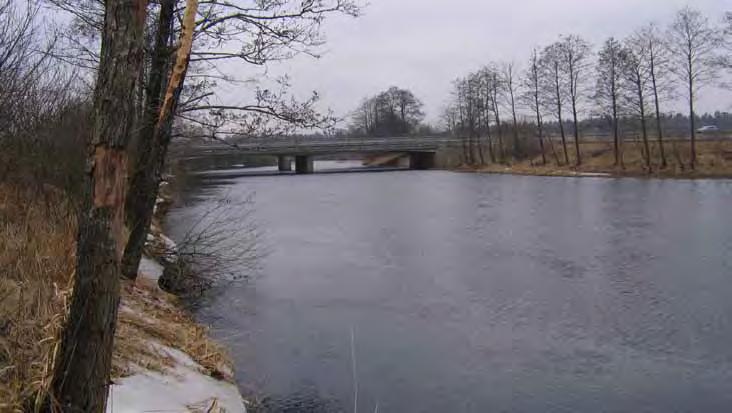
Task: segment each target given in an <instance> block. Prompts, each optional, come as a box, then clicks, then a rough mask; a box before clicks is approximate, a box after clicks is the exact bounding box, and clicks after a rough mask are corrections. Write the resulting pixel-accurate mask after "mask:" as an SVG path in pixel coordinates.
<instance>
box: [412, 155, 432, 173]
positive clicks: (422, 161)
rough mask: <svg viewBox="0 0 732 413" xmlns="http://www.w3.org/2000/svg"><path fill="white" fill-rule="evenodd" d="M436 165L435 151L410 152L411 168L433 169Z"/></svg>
mask: <svg viewBox="0 0 732 413" xmlns="http://www.w3.org/2000/svg"><path fill="white" fill-rule="evenodd" d="M434 167H435V153H434V152H411V153H410V154H409V169H418V170H424V169H432V168H434Z"/></svg>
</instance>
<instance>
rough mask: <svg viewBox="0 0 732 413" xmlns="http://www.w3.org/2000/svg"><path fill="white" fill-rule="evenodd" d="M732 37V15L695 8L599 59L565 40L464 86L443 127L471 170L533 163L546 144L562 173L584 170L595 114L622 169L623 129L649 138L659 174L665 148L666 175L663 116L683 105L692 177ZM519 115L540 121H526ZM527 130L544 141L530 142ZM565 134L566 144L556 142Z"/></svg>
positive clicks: (458, 87)
mask: <svg viewBox="0 0 732 413" xmlns="http://www.w3.org/2000/svg"><path fill="white" fill-rule="evenodd" d="M731 36H732V13H727V15H726V16H724V23H723V25H722V26H720V25H715V24H713V23H712V20H710V19H709V18H708V17H706V16H704V15H703V14H702V13H701V12H699V11H697V10H695V9H692V8H690V7H686V8H683V9H681V10H679V11H678V12H677V14H676V15H675V17H674V20H673V21H672V22H671V23H670V24H669V25H668V26H667V27H660V26H658V25H656V24H649V25H647V26H645V27H643V28H640V29H638V30H636V31H635V32H633V33H632V34H631V35H629V36H628V37H627V38H625V39H622V40H619V39H616V38H614V37H611V38H609V39H607V40H606V41H605V42H604V43H603V44H602V46H601V48H600V50H599V52H597V53H593V50H592V47H591V45H590V44H589V43H588V41H586V40H585V39H583V38H582V37H580V36H577V35H566V36H560V38H559V39H558V40H557V41H556V42H554V43H552V44H550V45H547V46H546V47H543V48H538V49H534V50H532V52H531V55H530V57H529V59H528V62H527V64H526V66H525V68H524V70H523V71H518V70H517V68H516V66H515V65H514V64H511V63H508V64H497V63H492V64H488V65H486V66H484V67H482V68H481V69H480V70H478V71H476V72H474V73H471V74H469V75H467V76H465V77H461V78H459V79H457V80H455V81H454V84H453V92H452V97H451V100H450V103H449V105H447V107H446V108H445V110H444V113H443V118H444V121H445V123H446V125H447V128H448V129H449V131H450V132H452V133H453V134H454V135H456V136H461V137H463V157H464V159H465V162H466V163H469V164H485V163H486V162H487V161H488V160H490V161H491V162H498V163H508V162H511V160H521V159H525V158H526V157H528V156H529V155H530V154H531V152H532V151H530V148H529V146H530V147H533V148H536V146H537V145H535V143H538V151H539V152H540V153H541V162H542V163H543V164H545V165H546V164H547V163H548V162H549V161H548V159H547V158H553V160H554V162H555V163H556V164H557V165H558V166H560V165H567V166H569V165H570V164H571V163H572V161H574V165H575V166H580V165H582V161H583V159H582V152H581V151H580V144H581V142H582V128H581V126H582V125H583V124H584V123H585V122H583V120H582V119H581V116H583V115H589V116H594V117H600V118H602V119H606V120H607V122H608V123H609V126H610V130H611V136H612V139H613V150H614V158H615V165H616V166H621V167H622V166H623V161H622V145H623V134H624V132H625V131H621V126H622V125H631V126H632V127H633V128H634V129H635V130H637V131H638V132H639V134H640V136H641V138H642V144H643V148H642V155H643V160H644V164H645V168H646V169H647V171H648V172H650V171H651V170H652V169H653V168H654V162H653V160H652V157H651V149H650V143H649V140H651V139H655V141H656V143H657V146H658V149H659V150H658V155H659V158H660V159H659V160H658V161H659V162H658V163H657V164H658V167H660V168H666V167H667V165H668V159H667V157H668V151H667V150H666V148H665V146H664V137H666V134H665V131H664V127H663V121H664V118H667V116H666V115H664V111H665V110H668V106H670V105H671V104H673V103H674V102H676V101H678V100H680V99H683V100H684V101H685V102H686V104H687V108H688V114H689V115H688V118H687V119H688V125H687V130H688V133H689V148H690V155H689V158H688V159H689V161H688V167H689V168H690V169H692V170H693V169H694V168H695V167H696V162H697V145H696V144H697V128H698V126H699V125H697V123H696V119H697V118H698V115H697V110H696V104H697V101H698V98H699V95H700V93H701V91H702V89H703V88H704V87H705V86H708V85H710V84H711V83H713V82H715V81H719V78H718V77H717V75H718V74H721V73H723V71H724V70H725V69H729V68H730V51H731V50H732V47H731V43H732V41H731V40H730V37H731ZM720 83H721V82H720ZM519 111H523V112H524V113H526V112H528V113H531V114H532V115H531V116H529V117H526V118H525V119H523V120H522V119H521V118H522V117H521V116H519V115H517V112H519ZM527 130H528V134H529V135H531V136H535V137H536V140H535V141H526V140H524V139H521V137H520V136H521V132H522V131H527ZM556 135H558V136H559V138H560V139H561V140H560V142H559V143H558V144H555V142H554V139H552V136H555V137H556ZM570 137H571V142H570ZM532 140H533V138H532ZM572 143H573V145H572ZM556 146H559V147H558V148H557V147H556ZM572 146H573V148H571V149H570V147H572ZM572 152H573V153H572ZM534 153H535V152H534ZM571 155H573V156H572V157H573V158H574V159H573V160H571V159H570V157H571ZM680 159H681V158H680V157H678V160H679V161H680ZM682 167H683V164H682Z"/></svg>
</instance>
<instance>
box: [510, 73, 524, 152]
mask: <svg viewBox="0 0 732 413" xmlns="http://www.w3.org/2000/svg"><path fill="white" fill-rule="evenodd" d="M511 114H512V115H513V156H514V158H521V157H522V156H523V155H522V153H521V142H519V133H518V120H517V119H516V102H515V100H514V97H513V87H512V88H511Z"/></svg>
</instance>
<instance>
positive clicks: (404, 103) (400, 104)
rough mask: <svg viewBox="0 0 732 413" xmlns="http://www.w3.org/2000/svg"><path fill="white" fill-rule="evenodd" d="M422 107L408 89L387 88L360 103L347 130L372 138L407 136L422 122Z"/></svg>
mask: <svg viewBox="0 0 732 413" xmlns="http://www.w3.org/2000/svg"><path fill="white" fill-rule="evenodd" d="M422 106H423V104H422V102H421V101H420V100H419V99H417V98H416V97H415V96H414V94H413V93H412V92H411V91H410V90H407V89H400V88H398V87H391V88H389V89H388V90H385V91H383V92H381V93H379V94H377V95H376V96H373V97H370V98H366V99H364V100H363V102H361V105H360V106H359V108H358V109H357V110H356V112H355V113H354V114H353V120H352V122H353V123H352V128H351V131H352V133H354V134H363V135H366V136H375V137H385V136H403V135H408V134H409V133H411V132H412V131H414V129H415V128H417V126H419V124H420V122H422V120H423V119H424V112H422Z"/></svg>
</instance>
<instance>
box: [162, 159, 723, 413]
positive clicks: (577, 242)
mask: <svg viewBox="0 0 732 413" xmlns="http://www.w3.org/2000/svg"><path fill="white" fill-rule="evenodd" d="M321 166H322V165H321ZM189 195H190V196H189V197H188V202H186V203H182V204H179V205H178V207H177V208H176V209H174V210H173V211H172V213H171V215H170V218H169V221H168V223H169V227H170V228H171V231H172V233H173V235H174V236H180V230H178V234H176V228H182V227H184V226H185V224H186V223H187V222H191V220H195V219H197V218H196V217H197V216H200V215H201V214H202V211H205V210H206V209H207V208H209V207H210V206H211V205H213V204H215V203H216V202H217V200H218V199H220V198H221V197H228V198H231V199H235V200H236V199H251V207H252V208H253V209H252V210H253V212H252V215H251V217H250V219H252V220H253V221H254V222H256V225H257V228H259V230H260V232H261V234H260V239H259V241H258V242H260V243H261V245H264V246H266V249H267V253H266V254H263V255H262V256H260V257H259V258H258V260H259V262H258V263H257V264H258V265H257V266H258V270H257V271H256V272H255V273H251V274H249V275H250V278H249V279H248V280H247V281H242V282H238V283H234V284H230V285H226V286H225V287H222V288H218V289H214V290H213V291H211V292H210V294H209V295H208V296H207V299H206V300H204V301H203V302H202V304H201V305H200V306H199V309H198V311H197V316H198V317H199V318H200V319H201V320H202V321H204V322H207V323H210V324H211V326H212V327H213V330H214V332H215V334H216V336H217V337H218V338H219V339H220V340H221V341H223V342H224V343H225V344H226V345H227V346H228V348H229V349H230V351H231V354H232V356H233V358H234V360H235V364H236V372H237V380H238V382H239V384H240V386H241V388H242V389H243V391H244V392H245V393H247V394H256V395H265V396H266V398H265V400H264V403H263V407H262V409H261V410H262V411H267V412H303V411H304V412H340V411H347V412H352V411H354V410H355V407H357V410H358V411H360V412H376V411H378V412H600V411H602V412H642V411H643V412H687V411H688V412H691V411H694V412H697V411H698V412H701V411H703V412H729V411H732V215H731V214H732V182H730V181H724V180H719V181H704V180H699V181H672V180H645V179H607V178H545V177H519V176H499V175H483V174H467V173H451V172H445V171H398V172H380V173H343V174H338V173H336V174H316V175H307V176H260V177H252V176H247V177H228V178H227V179H212V180H210V181H209V183H208V185H206V186H204V187H202V188H199V189H198V190H197V191H196V192H195V193H191V194H189ZM231 236H232V237H234V239H236V238H235V237H236V236H237V233H234V234H232V235H231ZM241 271H242V272H243V271H244V269H242V270H241ZM247 271H249V267H247ZM354 399H357V401H355V403H354Z"/></svg>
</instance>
